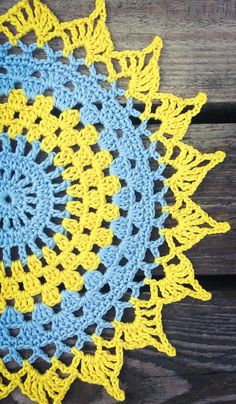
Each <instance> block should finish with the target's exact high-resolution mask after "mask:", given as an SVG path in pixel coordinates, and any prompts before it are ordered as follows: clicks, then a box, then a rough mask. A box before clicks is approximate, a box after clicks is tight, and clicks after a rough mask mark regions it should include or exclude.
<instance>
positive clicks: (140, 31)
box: [0, 0, 236, 404]
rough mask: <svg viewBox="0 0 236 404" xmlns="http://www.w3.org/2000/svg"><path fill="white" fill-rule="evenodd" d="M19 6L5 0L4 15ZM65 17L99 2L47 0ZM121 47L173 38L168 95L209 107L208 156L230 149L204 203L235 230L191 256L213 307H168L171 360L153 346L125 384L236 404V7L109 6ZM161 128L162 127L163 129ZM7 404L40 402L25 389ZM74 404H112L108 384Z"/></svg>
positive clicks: (168, 46)
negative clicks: (200, 95) (198, 99)
mask: <svg viewBox="0 0 236 404" xmlns="http://www.w3.org/2000/svg"><path fill="white" fill-rule="evenodd" d="M15 3H16V1H15V0H3V1H1V3H0V13H1V14H2V13H3V12H5V11H6V10H7V9H8V7H9V6H11V5H13V4H15ZM45 3H46V4H48V5H49V6H50V7H51V9H52V10H53V11H54V12H55V14H56V15H57V16H58V17H59V18H60V19H61V20H63V21H66V20H70V19H73V18H77V17H80V16H85V15H87V14H88V13H89V12H90V11H91V10H92V9H93V7H94V0H63V1H62V0H45ZM107 11H108V26H109V28H110V31H111V34H112V38H113V41H114V43H115V44H116V46H117V49H119V50H123V49H128V48H134V49H135V48H136V49H139V48H141V47H144V46H146V45H147V44H148V43H149V42H150V41H151V40H152V38H153V36H154V35H160V36H161V37H162V38H163V41H164V49H163V51H162V55H161V59H160V65H161V77H162V79H161V87H160V91H168V92H173V93H175V94H176V95H180V96H185V97H192V96H194V95H195V94H196V93H197V92H198V91H200V90H201V91H205V92H206V93H207V95H208V103H207V105H206V106H205V107H204V109H203V111H202V112H201V113H200V115H199V116H198V117H196V118H195V119H194V120H193V124H192V125H191V127H190V129H189V131H188V134H187V136H186V139H185V141H186V142H188V143H189V144H192V145H194V146H195V147H197V148H198V149H199V150H201V151H205V152H213V151H216V150H218V149H221V150H224V151H225V152H226V153H227V157H226V159H225V161H224V163H223V164H221V165H220V166H218V167H216V168H215V169H214V170H212V171H211V172H210V173H209V174H208V176H207V178H206V179H205V181H204V182H203V183H202V184H201V185H200V187H199V189H198V191H197V192H196V194H195V196H194V200H195V201H197V202H198V203H200V204H201V206H202V207H203V208H204V209H205V210H206V211H207V212H208V213H209V214H211V215H212V216H214V218H216V219H217V220H227V221H229V222H230V224H231V227H232V229H231V231H230V232H228V233H227V234H224V235H215V236H209V237H207V238H205V239H204V240H203V241H202V242H201V243H200V244H198V245H197V246H195V247H194V248H193V249H192V250H191V251H190V252H188V256H189V257H190V258H191V260H192V262H193V264H194V266H195V269H196V273H197V276H198V278H199V280H200V281H201V283H202V284H203V286H205V287H206V288H207V289H208V290H210V291H212V292H213V298H212V300H211V301H210V302H206V303H203V302H198V301H193V300H190V299H186V300H185V301H183V302H180V303H178V304H174V305H170V306H168V307H167V308H166V309H165V311H164V325H165V330H166V332H167V334H168V336H169V339H170V341H171V342H172V343H173V345H174V346H176V348H177V356H176V358H168V357H166V356H165V355H164V354H160V353H157V352H156V351H155V350H154V349H152V348H146V349H143V350H138V351H133V352H126V354H125V363H124V368H123V370H122V372H121V384H122V387H123V388H124V389H125V391H126V401H125V402H126V403H129V404H136V403H137V404H139V403H140V404H141V403H142V404H154V403H155V404H159V403H165V404H208V403H226V402H227V403H228V402H229V403H236V387H235V386H236V248H235V247H236V232H235V230H236V66H235V65H236V15H235V14H236V2H235V1H233V0H198V1H196V0H175V1H174V0H167V1H163V0H107ZM153 125H155V123H154V124H153ZM2 402H3V403H6V404H10V403H30V400H28V399H27V398H25V397H24V396H23V395H22V394H21V393H20V392H19V391H18V390H16V391H15V392H14V393H12V394H11V396H10V397H9V398H7V399H5V400H2ZM64 403H65V404H87V403H94V404H112V403H114V400H113V399H112V398H110V397H109V396H108V395H107V393H106V392H105V391H104V390H103V388H102V387H99V386H91V385H87V384H85V383H81V382H79V381H78V382H76V383H75V384H74V385H73V386H72V388H71V390H70V392H69V393H68V394H67V396H66V398H65V400H64Z"/></svg>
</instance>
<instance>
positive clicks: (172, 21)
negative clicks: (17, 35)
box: [0, 0, 236, 102]
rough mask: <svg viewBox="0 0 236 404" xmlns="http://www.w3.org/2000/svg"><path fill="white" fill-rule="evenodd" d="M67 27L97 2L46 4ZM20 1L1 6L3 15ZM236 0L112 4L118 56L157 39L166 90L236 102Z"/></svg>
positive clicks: (49, 0) (53, 0) (118, 0)
mask: <svg viewBox="0 0 236 404" xmlns="http://www.w3.org/2000/svg"><path fill="white" fill-rule="evenodd" d="M44 2H45V3H46V4H48V5H49V6H50V8H51V9H52V10H53V11H54V13H55V14H56V15H57V16H58V17H59V18H60V20H62V21H69V20H72V19H74V18H78V17H81V16H86V15H88V14H89V13H90V12H91V10H92V9H93V8H94V4H95V0H86V1H85V0H79V1H78V0H64V1H58V0H44ZM14 4H16V0H4V1H1V2H0V14H2V13H4V12H6V11H7V9H8V8H9V7H10V6H12V5H14ZM235 10H236V2H235V0H220V1H218V0H210V1H205V0H199V1H195V0H178V1H174V0H169V1H162V0H153V1H150V0H149V1H143V0H135V1H134V0H129V1H126V0H107V11H108V20H107V21H108V26H109V28H110V31H111V34H112V38H113V41H114V43H115V45H116V48H117V49H118V50H123V49H131V48H133V49H140V48H142V47H145V46H147V45H148V44H149V43H150V42H151V40H152V39H153V37H154V36H155V35H160V36H161V37H162V38H163V41H164V48H163V51H162V56H161V60H160V65H161V88H160V90H161V91H163V92H173V93H174V94H176V95H180V96H183V97H192V96H194V95H195V94H196V93H197V92H198V91H205V92H206V93H207V94H208V99H209V101H210V102H217V101H218V102H222V101H224V102H236V92H235V81H236V69H235V65H236V24H235V14H236V11H235Z"/></svg>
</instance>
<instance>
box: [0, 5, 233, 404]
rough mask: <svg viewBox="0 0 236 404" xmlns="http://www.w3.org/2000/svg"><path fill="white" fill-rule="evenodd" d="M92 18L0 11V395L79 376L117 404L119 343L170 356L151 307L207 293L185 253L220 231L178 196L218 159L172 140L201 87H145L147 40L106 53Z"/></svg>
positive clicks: (55, 394)
mask: <svg viewBox="0 0 236 404" xmlns="http://www.w3.org/2000/svg"><path fill="white" fill-rule="evenodd" d="M105 21H106V10H105V4H104V1H103V0H97V2H96V8H95V10H94V11H93V12H92V13H91V14H90V16H89V17H87V18H82V19H77V20H73V21H70V22H68V23H66V22H63V23H60V22H59V20H58V19H57V18H56V17H55V15H54V14H53V13H52V12H51V11H50V10H49V9H48V7H47V6H46V5H44V4H43V3H41V2H40V1H39V0H33V1H30V0H22V1H20V2H19V3H18V4H16V5H15V6H14V7H12V8H11V9H10V10H9V11H8V12H7V13H6V14H5V15H3V16H2V17H0V32H1V33H2V35H3V36H4V38H5V42H4V43H3V44H2V45H1V46H0V92H1V94H0V95H1V104H0V224H1V226H0V255H1V257H0V259H1V262H0V285H1V294H0V311H1V318H0V323H1V325H0V356H1V362H0V372H1V377H0V380H1V385H0V396H1V398H4V397H6V396H7V395H8V394H10V393H11V392H12V391H13V390H14V389H15V388H16V387H20V389H21V391H22V392H23V393H24V394H26V395H27V396H28V397H29V398H30V399H31V400H33V401H36V402H39V403H47V402H49V401H51V400H52V401H53V402H55V403H60V402H61V400H62V399H63V397H64V396H65V394H66V392H67V390H68V389H69V387H70V385H71V384H72V383H73V381H74V380H75V379H76V378H80V379H81V380H82V381H85V382H89V383H96V384H101V385H103V386H104V387H105V389H106V390H107V392H108V393H109V394H111V395H112V396H113V397H115V398H116V399H117V400H123V399H124V392H123V391H122V390H121V389H120V387H119V381H118V375H119V372H120V369H121V366H122V362H123V352H124V350H128V349H135V348H143V347H145V346H147V345H151V346H153V347H155V348H157V349H158V350H159V351H161V352H165V353H166V354H168V355H170V356H173V355H175V349H174V348H173V347H172V345H171V344H170V343H169V341H168V339H167V337H166V335H165V333H164V331H163V327H162V319H161V313H162V308H163V305H166V304H169V303H173V302H176V301H179V300H181V299H183V298H184V297H186V296H191V297H194V298H198V299H201V300H207V299H209V298H210V294H209V293H208V292H206V291H204V290H203V289H202V288H201V286H200V285H199V283H198V282H197V280H196V279H195V278H194V271H193V268H192V265H191V262H190V261H189V260H188V258H187V257H186V256H185V251H186V250H188V249H189V248H191V247H192V246H193V245H194V244H196V243H197V242H199V241H200V240H201V239H202V238H203V237H204V236H205V235H207V234H213V233H219V232H225V231H227V230H228V229H229V225H228V224H227V223H218V222H216V221H215V220H214V219H212V218H211V217H209V216H208V215H207V214H206V213H205V212H204V211H203V210H202V209H201V208H200V207H199V206H198V205H197V204H196V203H194V202H193V201H192V200H191V196H192V194H193V193H194V191H195V190H196V188H197V187H198V185H199V184H200V182H201V181H202V179H203V178H204V177H205V175H206V174H207V172H208V170H210V169H211V168H213V167H214V166H215V165H216V164H218V163H219V162H221V161H222V160H223V159H224V156H225V155H224V153H223V152H220V151H219V152H216V153H213V154H202V153H200V152H199V151H197V150H195V149H194V148H193V147H191V146H189V145H187V144H184V143H182V139H183V137H184V135H185V133H186V131H187V129H188V126H189V124H190V122H191V119H192V117H193V116H195V115H196V114H198V112H199V111H200V109H201V107H202V105H203V104H204V103H205V102H206V95H205V94H204V93H199V94H198V95H197V96H196V97H195V98H189V99H182V98H179V97H176V96H174V95H172V94H167V93H160V92H158V87H159V69H158V58H159V54H160V50H161V47H162V41H161V39H160V38H159V37H156V38H154V40H153V42H152V43H151V44H150V45H149V46H148V47H147V48H145V49H143V50H141V51H133V50H132V51H130V50H127V51H121V52H120V51H116V50H115V49H114V45H113V43H112V40H111V37H110V34H109V31H108V28H107V26H106V23H105ZM31 31H34V33H35V36H36V38H37V43H32V44H29V43H26V42H24V37H25V36H26V35H27V34H28V33H29V32H31ZM54 38H60V39H61V41H62V43H63V46H62V48H63V49H62V50H59V51H58V50H55V49H54V48H53V46H52V45H51V44H50V42H51V40H53V39H54ZM78 48H84V50H85V58H80V57H78V56H77V52H76V50H77V49H78ZM101 66H103V68H102V70H101ZM104 69H106V71H107V74H106V75H105V74H104ZM102 72H103V73H102ZM122 78H125V79H128V85H127V88H126V89H124V88H122V80H119V79H122ZM123 81H124V80H123ZM134 101H135V102H137V101H138V103H139V104H140V105H141V106H142V107H143V108H142V111H141V112H140V110H139V109H137V108H135V106H134V105H135V104H134ZM153 120H155V121H157V122H158V123H159V125H157V124H156V126H155V131H153V130H152V127H153V125H152V126H151V125H150V122H153ZM170 168H171V169H170ZM170 195H172V202H171V203H168V200H171V199H170ZM168 198H169V199H168ZM170 223H172V225H170ZM161 251H162V253H161ZM163 251H164V252H163ZM159 274H160V275H162V277H161V276H160V277H158V275H159ZM156 275H157V276H156ZM143 291H149V294H147V293H143ZM147 296H148V299H147ZM127 318H128V320H126V319H127ZM42 363H43V366H42ZM40 364H41V365H40ZM43 369H44V370H43Z"/></svg>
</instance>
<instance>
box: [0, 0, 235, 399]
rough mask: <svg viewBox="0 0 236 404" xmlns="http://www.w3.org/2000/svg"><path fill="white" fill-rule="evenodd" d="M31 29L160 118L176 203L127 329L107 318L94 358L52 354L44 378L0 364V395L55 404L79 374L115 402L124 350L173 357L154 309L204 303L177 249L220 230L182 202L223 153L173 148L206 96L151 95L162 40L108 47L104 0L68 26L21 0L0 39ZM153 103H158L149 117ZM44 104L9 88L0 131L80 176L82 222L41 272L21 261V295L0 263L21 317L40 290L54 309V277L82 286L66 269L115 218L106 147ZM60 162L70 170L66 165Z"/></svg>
mask: <svg viewBox="0 0 236 404" xmlns="http://www.w3.org/2000/svg"><path fill="white" fill-rule="evenodd" d="M30 31H34V32H35V34H36V37H37V42H38V46H39V47H43V45H45V44H47V43H48V42H49V41H50V40H51V39H53V38H55V37H59V38H61V39H62V41H63V43H64V49H63V53H64V56H68V55H70V54H71V53H72V52H73V51H74V50H75V49H77V48H80V47H83V48H84V49H85V51H86V59H85V61H86V65H87V66H90V65H91V64H92V63H94V62H102V63H104V64H105V65H106V68H107V71H108V81H109V82H113V81H115V80H117V79H119V78H129V84H128V88H127V90H126V93H125V96H126V98H129V97H133V98H134V99H136V100H138V101H140V102H142V103H144V106H145V108H144V112H143V113H142V115H141V119H142V120H143V121H145V120H148V119H150V118H154V119H156V120H159V121H160V122H161V123H160V127H159V129H158V130H157V131H156V132H155V133H153V134H152V136H151V140H152V141H158V142H159V143H161V144H162V145H163V146H164V148H165V155H164V156H163V157H162V158H161V160H160V161H159V162H163V163H164V164H165V165H169V166H172V167H173V169H174V170H175V173H174V174H173V175H172V176H171V178H170V179H167V180H166V185H168V186H169V187H170V189H171V190H172V192H173V195H174V197H175V203H174V204H173V205H171V206H167V207H164V208H163V210H165V209H167V210H168V212H169V213H170V214H171V216H172V217H173V219H175V221H176V222H177V224H176V226H174V227H172V228H170V229H165V228H164V229H162V230H161V231H160V232H161V233H162V234H163V235H164V236H165V238H166V241H167V244H168V248H169V251H168V253H167V255H165V256H164V257H161V258H157V259H156V263H157V264H161V265H162V266H163V269H164V272H165V277H164V278H163V279H161V280H159V281H156V280H154V279H146V280H145V283H146V285H147V287H149V288H150V298H149V300H141V299H138V298H131V300H130V302H131V303H132V305H133V308H134V313H135V319H134V321H133V322H132V323H124V322H122V321H113V325H114V328H115V334H114V337H113V338H112V340H111V341H107V340H105V339H103V338H101V337H99V336H97V335H96V334H94V335H93V336H92V339H93V342H94V344H95V345H96V352H95V354H93V355H91V354H85V353H83V352H82V351H79V350H78V349H76V348H75V347H74V348H73V349H72V351H73V355H74V357H73V360H72V363H71V364H70V365H68V366H67V365H65V364H63V363H62V362H61V361H60V360H58V359H55V358H53V359H52V361H51V363H52V364H51V367H50V369H49V370H47V371H46V372H45V373H44V374H43V375H41V374H39V373H38V372H37V370H36V369H35V368H34V366H33V365H31V364H30V363H29V362H28V361H27V360H25V361H24V363H23V365H22V368H21V369H20V370H19V371H18V372H16V373H14V374H12V373H10V372H9V371H8V370H7V368H6V366H5V364H4V362H3V361H2V362H1V373H2V374H3V376H4V379H5V380H7V382H6V383H5V382H3V383H2V385H1V387H0V392H1V397H2V398H4V397H6V396H7V395H8V394H9V393H10V392H12V391H13V390H14V389H15V388H16V387H20V388H21V390H22V392H23V393H24V394H26V395H27V396H28V397H30V398H31V399H32V400H33V401H37V402H40V403H47V402H48V397H50V398H51V399H52V400H53V401H54V402H55V403H60V402H61V400H62V399H63V397H64V396H65V394H66V392H67V390H68V389H69V387H70V385H71V383H72V382H73V381H74V380H75V379H76V378H80V379H81V380H83V381H86V382H90V383H96V384H100V385H103V386H104V387H105V388H106V390H107V391H108V393H109V394H111V395H112V396H113V397H115V398H116V399H117V400H123V399H124V392H123V391H122V390H120V388H119V384H118V375H119V372H120V369H121V366H122V363H123V350H124V349H136V348H143V347H145V346H148V345H152V346H154V347H156V348H157V349H158V350H159V351H161V352H166V353H167V354H168V355H170V356H172V355H175V349H174V348H173V347H172V346H171V344H170V343H169V342H168V340H167V338H166V335H165V333H164V331H163V327H162V316H161V313H162V308H163V305H165V304H169V303H172V302H176V301H179V300H181V299H182V298H184V297H186V296H191V297H194V298H199V299H202V300H207V299H209V298H210V293H208V292H206V291H204V290H203V289H202V288H201V286H200V285H199V283H198V281H197V280H196V279H195V277H194V270H193V267H192V264H191V262H190V261H189V260H188V259H187V257H186V256H185V254H184V252H185V251H186V250H188V249H189V248H191V247H192V246H193V245H194V244H196V243H197V242H199V241H200V240H201V239H202V238H203V237H205V236H206V235H207V234H213V233H220V232H226V231H227V230H228V229H229V225H228V224H227V223H217V222H216V221H215V220H213V219H212V218H211V217H209V216H208V214H207V213H205V212H204V211H203V210H202V209H201V208H200V207H199V206H198V205H197V204H196V203H195V202H193V201H192V200H191V196H192V194H193V193H194V192H195V190H196V189H197V187H198V185H199V184H200V183H201V181H202V180H203V178H204V177H205V175H206V174H207V172H208V170H210V169H211V168H213V167H214V166H215V165H216V164H218V163H220V162H221V161H223V159H224V153H223V152H216V153H214V154H202V153H200V152H199V151H197V150H195V149H194V148H193V147H191V146H189V145H186V144H184V143H182V139H183V137H184V135H185V133H186V131H187V129H188V127H189V124H190V122H191V119H192V117H193V116H195V115H196V114H198V113H199V111H200V109H201V107H202V105H203V104H204V103H205V102H206V95H205V94H203V93H199V94H198V95H197V96H196V97H195V98H189V99H182V98H180V97H176V96H174V95H172V94H164V93H160V92H159V91H158V87H159V80H160V77H159V67H158V66H157V62H158V59H159V55H160V51H161V48H162V41H161V39H160V38H159V37H156V38H154V40H153V42H152V43H151V44H150V45H149V46H148V47H147V48H145V49H143V50H141V51H134V50H132V51H131V50H127V51H122V52H119V51H116V50H115V49H114V45H113V42H112V40H111V37H110V33H109V31H108V28H107V26H106V9H105V3H104V1H103V0H97V1H96V8H95V10H94V11H93V12H92V13H91V15H90V16H89V17H86V18H82V19H76V20H73V21H70V22H63V23H60V22H59V20H58V19H57V18H56V16H55V15H54V14H53V13H52V12H51V11H50V10H49V9H48V7H47V6H46V5H44V4H42V3H41V1H39V0H34V1H33V2H32V1H28V0H22V1H20V2H19V3H18V4H16V5H15V6H14V7H12V8H11V9H10V10H9V11H8V12H7V13H6V14H5V15H4V16H2V17H1V18H0V32H2V33H4V34H5V36H6V37H7V39H8V40H9V41H10V43H11V44H13V45H17V43H18V40H20V39H22V40H23V38H24V36H25V35H26V34H28V33H29V32H30ZM16 95H17V97H16ZM16 99H17V100H16ZM154 104H155V105H156V104H157V105H158V106H157V107H156V109H155V110H154V111H153V105H154ZM52 108H53V104H52V98H51V97H44V96H38V97H36V100H35V102H34V104H33V105H27V100H26V98H25V96H24V94H23V93H22V92H21V90H14V91H12V93H11V94H10V95H9V99H8V104H4V105H1V106H0V111H1V112H0V115H1V119H0V125H1V128H0V130H1V131H2V128H3V126H7V127H8V128H9V136H11V137H12V138H14V137H15V136H16V135H17V134H19V133H22V131H23V130H24V128H26V129H27V128H28V130H27V133H26V137H27V140H28V141H29V142H32V141H34V140H40V142H41V148H42V150H44V151H45V152H47V153H48V152H51V151H53V150H54V149H55V148H57V147H59V148H60V152H59V153H58V154H57V157H55V159H54V164H55V165H58V166H59V165H62V166H64V167H65V170H64V172H63V177H64V179H66V180H70V181H73V180H75V179H78V178H79V179H80V184H79V185H71V186H70V188H69V189H68V192H69V194H70V195H71V196H72V197H73V198H74V197H75V198H78V199H80V198H81V199H82V200H83V203H81V202H79V201H76V202H75V201H73V200H72V201H71V202H68V204H67V210H68V212H70V213H71V214H72V215H77V216H79V217H80V218H81V219H80V221H79V224H78V222H77V221H75V220H73V219H64V221H63V226H64V227H65V229H66V230H67V231H68V232H69V233H71V235H72V238H71V240H69V239H68V238H67V237H66V236H64V235H61V234H56V235H55V236H54V237H55V241H56V244H57V246H58V247H59V249H60V250H61V253H60V254H59V255H56V253H55V252H54V251H52V250H50V249H48V248H44V249H43V255H44V258H45V260H46V261H47V266H42V264H41V262H40V259H37V258H36V257H34V256H32V257H30V258H29V261H28V266H29V268H30V272H29V273H28V274H23V272H22V281H23V283H24V289H25V290H24V291H19V290H18V286H17V282H16V280H14V273H15V271H16V272H17V273H18V275H17V280H19V273H21V266H20V263H19V262H16V263H14V265H13V267H12V277H11V278H8V279H7V280H6V279H5V278H4V275H3V274H4V268H3V267H2V271H1V274H2V275H1V283H2V285H3V282H8V283H9V285H10V286H5V285H3V286H4V287H3V289H4V290H5V292H4V294H3V293H2V295H1V299H2V301H1V310H2V309H3V308H4V302H5V299H11V298H13V295H14V298H15V300H16V307H17V308H18V309H19V310H20V311H22V312H25V311H30V310H32V308H33V301H32V298H31V296H34V295H35V294H38V293H42V295H43V300H44V302H45V303H46V304H48V305H53V304H55V303H56V302H58V301H60V294H59V292H58V290H57V286H58V284H59V283H61V282H62V281H63V282H65V284H66V287H67V288H68V289H70V290H79V289H80V288H81V287H82V279H81V278H80V276H79V275H78V273H77V272H75V271H74V269H75V267H77V266H78V265H82V266H83V267H84V268H85V269H86V268H88V267H89V268H91V265H92V267H94V269H96V268H97V267H98V265H99V262H100V261H99V258H98V257H97V256H96V255H95V254H94V253H92V252H91V250H92V247H93V245H94V244H96V243H97V244H98V245H99V246H106V245H109V244H110V243H111V240H112V233H111V231H110V230H106V229H104V228H103V227H102V220H103V219H104V220H106V221H111V220H112V219H114V218H115V217H117V216H118V215H119V212H118V208H117V207H115V206H113V205H111V204H109V203H106V195H113V194H114V193H115V192H116V190H117V189H118V188H119V182H118V180H117V178H115V177H112V176H110V177H106V178H104V177H103V174H102V170H103V169H105V168H107V167H108V166H109V165H110V163H111V161H112V157H111V155H110V153H109V152H107V151H101V152H98V153H93V152H92V150H91V148H90V146H91V145H93V144H94V143H96V140H97V136H98V134H97V133H96V130H95V128H94V127H93V126H88V127H85V128H84V129H82V130H80V131H79V130H76V129H75V126H76V125H77V124H78V122H79V114H78V113H77V112H76V111H74V110H68V111H66V112H64V113H61V114H60V116H59V117H55V116H52V115H51V111H52ZM15 112H20V115H19V117H18V118H14V113H15ZM38 117H40V118H41V121H40V123H36V119H37V118H38ZM58 129H59V132H60V133H59V135H58ZM56 132H57V133H56ZM75 144H79V145H80V147H81V149H80V150H81V151H79V152H78V153H74V151H73V145H75ZM176 151H177V157H176ZM90 164H91V165H92V168H91V169H89V170H86V171H84V167H85V166H87V165H90ZM67 165H70V167H69V168H66V167H67ZM83 180H84V183H83ZM88 184H90V185H91V186H93V185H94V184H96V186H97V190H96V191H94V190H93V191H89V189H88V188H87V186H88ZM97 184H99V185H97ZM89 207H92V208H93V209H95V210H96V213H93V212H89ZM86 226H87V228H88V229H89V230H90V234H89V235H88V234H84V233H83V230H84V228H85V227H86ZM74 249H76V250H78V251H81V252H80V254H77V253H76V254H75V253H74V252H73V251H74ZM58 264H61V265H62V266H63V268H64V270H63V271H62V272H61V271H60V272H58V270H57V266H58ZM41 276H44V277H45V279H46V280H47V282H48V283H49V285H50V291H49V289H48V290H47V283H45V284H44V285H40V282H39V281H38V278H39V277H41ZM27 285H28V286H27ZM18 296H19V297H18Z"/></svg>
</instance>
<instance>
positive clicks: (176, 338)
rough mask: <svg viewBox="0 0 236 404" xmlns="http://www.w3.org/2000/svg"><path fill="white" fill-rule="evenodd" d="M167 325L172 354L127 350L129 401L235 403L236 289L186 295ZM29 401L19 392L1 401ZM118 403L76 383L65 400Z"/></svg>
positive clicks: (168, 311) (124, 382) (170, 309)
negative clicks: (199, 297)
mask: <svg viewBox="0 0 236 404" xmlns="http://www.w3.org/2000/svg"><path fill="white" fill-rule="evenodd" d="M163 317H164V328H165V330H166V332H167V335H168V337H169V340H170V342H171V343H172V344H173V345H174V346H175V347H176V349H177V356H176V357H175V358H168V357H167V356H165V355H164V354H160V353H158V352H156V351H155V350H154V349H153V348H146V349H143V350H137V351H127V352H126V353H125V361H124V368H123V370H122V372H121V386H122V388H124V389H125V391H126V400H125V403H127V404H137V403H138V404H141V403H142V404H154V403H155V404H161V403H165V404H189V403H191V404H207V403H218V402H219V403H226V402H230V403H235V402H236V391H235V383H236V355H235V346H236V293H235V291H225V292H221V291H217V292H215V293H214V294H213V298H212V300H211V301H210V302H205V303H203V302H199V301H196V300H195V301H193V300H192V299H186V300H185V301H182V302H180V303H177V304H171V305H169V306H166V308H165V309H164V313H163ZM30 402H31V401H30V400H28V399H27V398H25V397H24V396H23V395H22V394H21V393H20V392H19V390H16V391H15V392H13V393H12V394H11V396H10V397H9V398H8V399H5V400H2V403H3V404H13V403H22V404H23V403H24V404H28V403H30ZM92 403H93V404H115V401H114V400H113V399H112V398H111V397H109V396H108V395H107V393H106V392H105V391H104V390H103V389H102V387H100V386H92V385H89V384H86V383H82V382H80V381H77V382H75V383H74V384H73V385H72V388H71V390H70V392H69V393H67V395H66V398H65V399H64V400H63V404H92Z"/></svg>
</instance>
